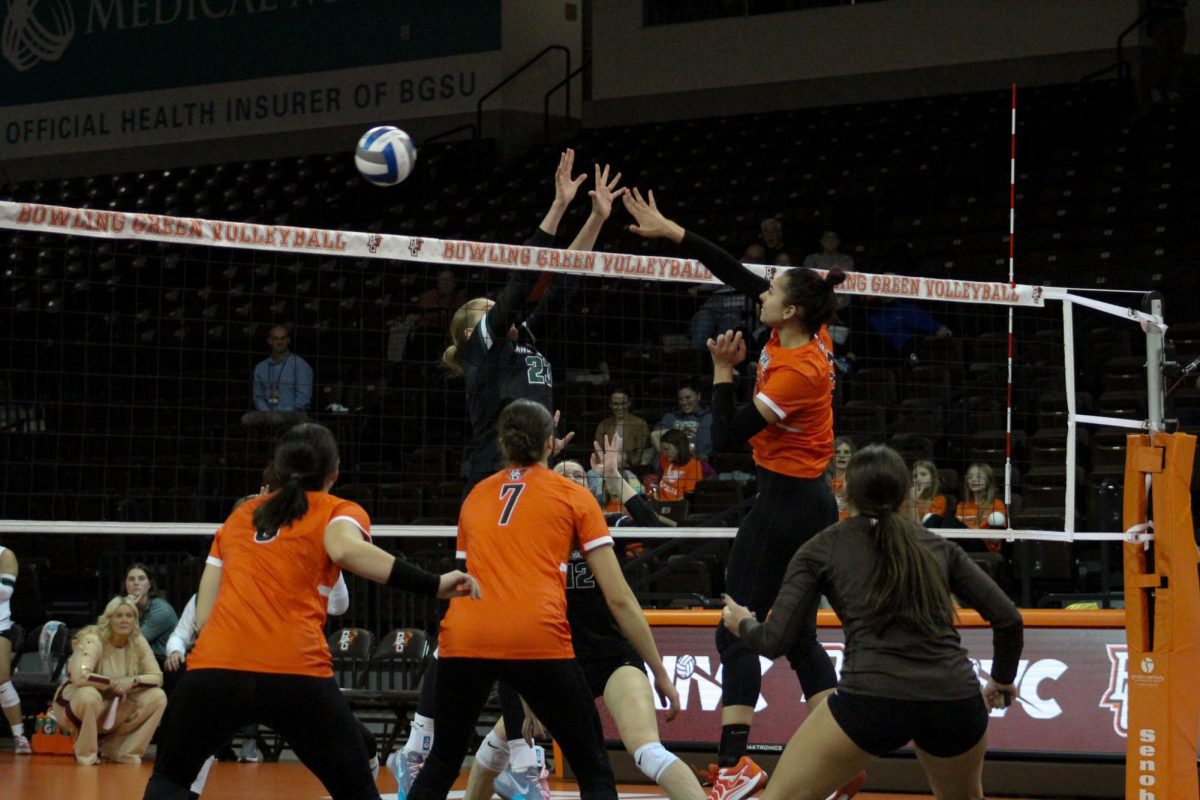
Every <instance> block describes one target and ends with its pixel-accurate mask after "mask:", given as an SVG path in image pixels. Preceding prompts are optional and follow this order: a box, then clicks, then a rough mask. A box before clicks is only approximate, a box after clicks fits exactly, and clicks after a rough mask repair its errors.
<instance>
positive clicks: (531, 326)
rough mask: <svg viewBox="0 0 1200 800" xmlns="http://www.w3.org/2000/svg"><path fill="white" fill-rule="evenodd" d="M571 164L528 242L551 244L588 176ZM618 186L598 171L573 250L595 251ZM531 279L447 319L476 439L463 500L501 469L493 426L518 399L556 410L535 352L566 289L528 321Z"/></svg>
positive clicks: (567, 156) (516, 273)
mask: <svg viewBox="0 0 1200 800" xmlns="http://www.w3.org/2000/svg"><path fill="white" fill-rule="evenodd" d="M574 160H575V153H574V151H572V150H567V151H566V152H564V153H563V155H562V158H561V159H560V161H559V166H558V171H557V172H556V173H555V197H554V204H553V205H552V206H551V207H550V211H548V212H547V213H546V218H545V219H544V220H543V221H542V224H541V225H540V226H539V227H538V229H537V231H536V232H535V233H534V235H533V237H532V238H531V239H530V240H529V241H528V242H526V244H528V245H531V246H534V247H552V246H554V244H555V231H556V230H557V229H558V223H559V221H560V220H561V219H562V214H563V212H564V211H565V210H566V206H567V204H569V203H570V201H571V200H572V199H573V198H574V196H575V191H576V190H577V189H578V188H579V185H580V184H581V183H582V182H583V180H584V179H585V178H586V177H587V176H586V175H581V176H579V177H578V178H572V177H571V169H572V166H573V164H574ZM620 180H621V174H620V173H617V174H616V175H615V176H613V177H612V178H611V179H610V178H609V167H608V166H607V165H605V166H604V168H603V169H601V168H600V165H598V164H597V165H596V188H594V189H592V190H591V191H589V192H588V195H589V196H590V197H591V198H592V213H591V215H590V216H589V217H588V219H587V222H585V223H584V225H583V227H582V228H581V229H580V231H579V235H578V236H576V237H575V241H573V242H572V243H571V245H570V247H569V248H568V249H570V250H591V249H592V246H593V245H595V243H596V238H597V237H598V236H599V235H600V228H601V227H602V226H603V225H604V221H605V220H606V219H608V217H609V215H610V214H611V213H612V204H613V201H614V200H615V199H616V198H618V197H620V196H621V195H622V194H624V193H625V190H624V189H617V184H618V183H619V182H620ZM534 278H535V274H534V273H533V272H531V271H529V270H513V271H512V272H511V273H509V277H508V283H507V284H506V285H505V287H504V289H503V291H501V292H500V295H499V296H498V297H497V298H496V299H495V300H490V299H488V298H486V297H477V298H475V299H473V300H469V301H467V302H466V303H464V304H463V305H462V307H460V308H459V309H458V311H456V312H455V313H454V317H453V319H452V320H451V321H450V338H451V339H452V340H453V344H451V345H450V346H449V347H448V348H446V352H445V353H444V354H443V356H442V361H443V362H444V363H445V364H446V366H447V367H449V368H450V369H451V370H452V371H454V372H458V373H461V374H462V376H463V379H464V380H465V382H466V384H467V412H468V414H469V415H470V418H471V438H470V440H469V442H468V443H467V447H466V450H465V452H464V454H463V465H462V476H463V479H464V481H465V485H464V487H463V497H466V495H467V494H468V493H469V492H470V491H471V489H472V488H474V486H475V484H477V483H479V481H481V480H483V479H484V478H486V477H488V476H489V475H491V474H493V473H494V472H496V470H498V469H500V468H501V467H503V466H504V458H503V456H502V455H501V454H500V445H499V442H498V439H497V437H496V420H498V419H499V418H500V412H501V411H503V410H504V409H505V407H507V406H508V404H509V403H511V402H512V401H513V400H516V399H518V398H521V399H525V400H533V401H534V402H537V403H541V404H542V405H543V406H545V407H546V408H547V409H548V410H550V411H551V412H553V411H554V397H553V388H554V374H553V370H552V369H551V366H550V362H549V360H547V358H546V356H545V355H544V354H543V353H542V352H541V351H540V350H539V349H538V337H539V336H540V335H544V334H545V327H546V312H547V310H548V309H550V308H553V307H555V306H557V305H558V304H559V302H560V294H561V292H562V285H563V284H562V282H560V281H558V280H555V279H553V278H551V279H550V280H549V283H548V284H547V285H546V286H545V287H544V289H545V290H544V292H543V293H542V296H541V299H540V300H539V301H538V303H537V306H536V307H535V308H534V310H533V312H532V313H531V314H529V315H528V316H526V315H525V307H526V305H525V304H526V300H527V298H528V297H529V295H530V292H531V291H533V290H534V284H535V281H534ZM556 417H557V415H556ZM555 421H556V422H557V418H556V420H555ZM570 438H571V435H570V434H568V435H567V436H566V437H565V438H564V439H563V440H562V442H561V444H562V445H566V443H567V442H569V441H570Z"/></svg>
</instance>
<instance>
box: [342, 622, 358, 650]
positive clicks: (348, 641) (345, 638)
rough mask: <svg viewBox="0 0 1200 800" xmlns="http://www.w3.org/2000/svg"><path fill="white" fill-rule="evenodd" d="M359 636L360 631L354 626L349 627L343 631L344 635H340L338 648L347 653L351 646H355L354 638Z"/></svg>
mask: <svg viewBox="0 0 1200 800" xmlns="http://www.w3.org/2000/svg"><path fill="white" fill-rule="evenodd" d="M357 638H358V631H356V630H355V629H354V628H348V629H347V630H344V631H342V635H341V636H339V637H338V650H340V651H341V652H343V653H345V652H347V651H348V650H349V649H350V648H352V647H354V640H355V639H357Z"/></svg>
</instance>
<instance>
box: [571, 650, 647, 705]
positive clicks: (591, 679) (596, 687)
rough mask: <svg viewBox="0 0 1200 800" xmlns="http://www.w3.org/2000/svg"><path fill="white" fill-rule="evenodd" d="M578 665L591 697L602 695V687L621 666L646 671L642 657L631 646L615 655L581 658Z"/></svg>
mask: <svg viewBox="0 0 1200 800" xmlns="http://www.w3.org/2000/svg"><path fill="white" fill-rule="evenodd" d="M579 666H580V667H581V668H582V669H583V677H584V678H585V679H587V685H588V689H590V690H591V692H592V697H603V696H604V687H605V686H607V685H608V679H609V678H611V677H612V674H613V673H614V672H616V671H617V670H618V669H620V668H621V667H633V668H634V669H636V670H639V671H641V672H645V671H646V662H644V661H642V657H641V656H639V655H638V654H637V651H636V650H634V649H633V648H632V647H625V648H622V650H621V651H618V652H617V653H616V655H613V656H609V657H607V658H587V659H584V658H581V659H579Z"/></svg>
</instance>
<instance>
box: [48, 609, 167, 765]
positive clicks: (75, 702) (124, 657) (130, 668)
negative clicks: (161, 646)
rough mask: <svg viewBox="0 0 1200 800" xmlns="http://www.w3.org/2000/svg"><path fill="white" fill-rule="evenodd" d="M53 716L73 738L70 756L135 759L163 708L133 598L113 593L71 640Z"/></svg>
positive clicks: (85, 760)
mask: <svg viewBox="0 0 1200 800" xmlns="http://www.w3.org/2000/svg"><path fill="white" fill-rule="evenodd" d="M71 648H72V653H71V660H70V661H69V662H68V663H67V680H66V682H65V683H63V685H62V686H60V687H59V688H58V691H57V692H56V693H55V695H54V717H55V719H56V720H58V724H59V725H61V726H62V727H63V728H65V729H66V730H67V731H68V732H70V734H71V735H72V736H73V737H74V739H75V761H76V762H78V763H80V764H84V765H90V764H96V763H99V761H100V759H101V758H104V759H105V760H108V761H116V762H119V763H122V764H139V763H141V760H142V755H143V754H144V753H145V752H146V747H147V746H148V745H149V744H150V739H151V737H153V736H154V731H155V730H157V729H158V723H159V721H160V720H161V719H162V715H163V712H164V711H165V710H166V708H167V695H166V693H165V692H163V690H162V688H161V687H162V681H163V676H162V670H161V669H159V666H158V661H157V660H156V659H155V658H154V652H153V651H152V650H151V649H150V643H149V642H148V641H146V637H145V636H143V635H142V632H141V629H140V628H139V626H138V610H137V598H135V597H114V598H113V599H112V600H109V601H108V605H107V606H105V607H104V613H102V614H101V615H100V616H99V617H98V618H97V619H96V624H95V625H89V626H88V627H86V628H84V629H83V630H81V631H79V633H77V634H76V635H75V639H74V640H73V641H72V642H71Z"/></svg>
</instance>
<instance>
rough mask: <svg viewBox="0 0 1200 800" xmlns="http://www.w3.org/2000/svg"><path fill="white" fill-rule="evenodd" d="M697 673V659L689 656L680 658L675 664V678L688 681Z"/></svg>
mask: <svg viewBox="0 0 1200 800" xmlns="http://www.w3.org/2000/svg"><path fill="white" fill-rule="evenodd" d="M695 671H696V659H695V658H694V657H692V656H689V655H684V656H680V657H679V660H678V661H676V662H675V677H676V678H678V679H679V680H681V681H686V680H687V679H688V678H690V677H692V673H693V672H695Z"/></svg>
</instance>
